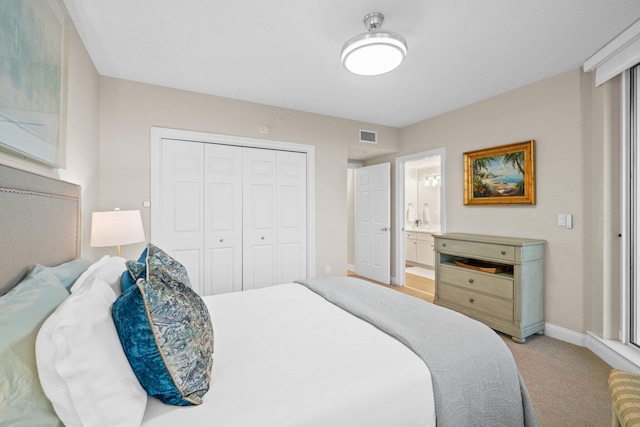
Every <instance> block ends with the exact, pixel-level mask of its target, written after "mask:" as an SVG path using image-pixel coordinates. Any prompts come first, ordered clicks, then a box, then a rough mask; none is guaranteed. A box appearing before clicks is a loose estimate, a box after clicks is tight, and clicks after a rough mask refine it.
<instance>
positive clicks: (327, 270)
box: [324, 265, 331, 274]
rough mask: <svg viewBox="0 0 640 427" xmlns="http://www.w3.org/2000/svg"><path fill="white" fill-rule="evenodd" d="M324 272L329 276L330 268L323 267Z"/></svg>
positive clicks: (328, 266)
mask: <svg viewBox="0 0 640 427" xmlns="http://www.w3.org/2000/svg"><path fill="white" fill-rule="evenodd" d="M324 272H325V273H327V274H331V266H330V265H327V266H325V267H324Z"/></svg>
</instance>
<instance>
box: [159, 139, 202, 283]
mask: <svg viewBox="0 0 640 427" xmlns="http://www.w3.org/2000/svg"><path fill="white" fill-rule="evenodd" d="M162 142H163V143H162V172H163V173H162V202H161V203H162V207H161V209H160V211H161V212H162V221H161V223H162V231H161V233H160V239H159V241H158V242H156V244H157V245H158V246H159V247H160V248H161V249H163V250H164V251H166V252H167V253H168V254H170V255H171V256H172V257H174V258H175V259H176V260H178V261H179V262H180V263H182V264H183V265H184V266H185V268H186V269H187V273H188V275H189V280H190V281H191V286H192V287H193V289H194V290H196V292H198V293H202V283H203V277H202V274H203V262H204V259H203V257H204V255H203V245H202V233H203V222H204V218H203V217H204V215H203V212H204V192H203V184H204V182H203V166H204V146H203V145H202V144H198V143H195V142H187V141H176V140H168V139H165V140H163V141H162Z"/></svg>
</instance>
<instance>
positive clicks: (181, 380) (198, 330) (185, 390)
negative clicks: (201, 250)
mask: <svg viewBox="0 0 640 427" xmlns="http://www.w3.org/2000/svg"><path fill="white" fill-rule="evenodd" d="M148 249H149V253H148V256H147V278H146V279H144V278H143V279H139V280H138V281H137V282H136V284H135V286H132V287H130V288H129V289H127V290H126V291H125V292H124V293H123V294H122V295H120V297H118V299H117V300H116V302H115V303H114V304H113V309H112V314H113V320H114V323H115V325H116V329H117V331H118V336H119V337H120V342H121V343H122V348H123V349H124V352H125V354H126V355H127V358H128V359H129V363H130V364H131V367H132V368H133V371H134V372H135V374H136V376H137V377H138V380H139V381H140V384H142V387H144V389H145V390H146V391H147V393H149V395H151V396H153V397H156V398H158V399H160V400H161V401H162V402H164V403H167V404H171V405H179V406H188V405H199V404H200V403H202V396H204V394H205V393H206V392H207V391H208V390H209V382H210V379H211V366H212V364H213V359H212V356H213V328H212V326H211V319H210V317H209V312H208V310H207V307H206V306H205V304H204V301H202V299H201V298H200V297H199V296H198V295H197V294H196V293H195V292H194V291H193V290H191V289H190V288H189V285H188V284H189V281H188V277H187V273H186V270H185V268H184V267H183V266H182V265H181V264H180V263H178V262H177V261H176V260H174V259H173V258H171V257H170V256H169V255H167V254H166V253H164V252H163V251H162V250H160V249H158V248H157V247H155V246H154V245H151V244H150V245H149V247H148Z"/></svg>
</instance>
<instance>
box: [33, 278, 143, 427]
mask: <svg viewBox="0 0 640 427" xmlns="http://www.w3.org/2000/svg"><path fill="white" fill-rule="evenodd" d="M86 285H88V286H83V287H81V288H79V289H78V290H77V291H76V292H74V293H72V294H71V296H69V297H68V298H67V299H66V300H65V301H64V302H63V303H62V304H61V305H60V306H59V307H58V308H57V309H56V311H55V312H54V313H53V314H52V315H51V316H49V318H48V319H47V320H46V321H45V323H44V324H43V325H42V328H41V329H40V332H39V333H38V337H37V339H36V361H37V364H38V373H39V376H40V383H41V385H42V388H43V390H44V392H45V394H46V395H47V397H48V398H49V400H50V401H51V403H52V404H53V408H54V410H55V411H56V414H57V415H58V417H59V418H60V420H61V421H62V422H63V423H64V424H65V425H66V426H139V425H140V422H141V421H142V417H143V415H144V411H145V407H146V405H147V394H146V392H145V391H144V389H143V388H142V386H140V383H139V382H138V379H137V378H136V376H135V374H134V373H133V370H132V369H131V366H130V365H129V362H128V360H127V357H126V356H125V354H124V351H123V350H122V346H121V345H120V339H119V338H118V333H117V332H116V329H115V326H114V324H113V318H112V317H111V305H112V304H113V302H114V301H115V299H116V295H115V293H114V291H113V289H111V287H110V286H109V285H108V284H107V283H105V282H104V281H102V280H100V279H99V278H98V277H94V279H93V281H92V282H91V283H86Z"/></svg>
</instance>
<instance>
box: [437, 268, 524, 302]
mask: <svg viewBox="0 0 640 427" xmlns="http://www.w3.org/2000/svg"><path fill="white" fill-rule="evenodd" d="M439 273H440V277H439V280H440V281H441V282H445V283H451V284H454V285H458V286H462V287H464V288H468V289H469V290H473V291H479V292H484V293H486V294H490V295H495V296H497V297H500V298H505V299H509V300H512V299H513V279H509V278H507V277H502V276H497V275H495V274H487V273H478V272H476V271H471V270H465V269H464V268H457V267H449V266H447V265H441V266H440V270H439Z"/></svg>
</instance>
